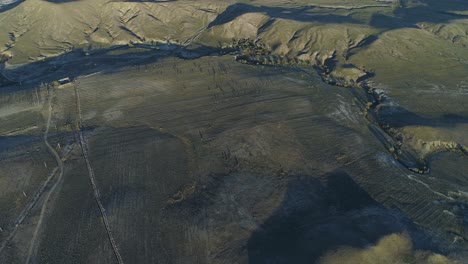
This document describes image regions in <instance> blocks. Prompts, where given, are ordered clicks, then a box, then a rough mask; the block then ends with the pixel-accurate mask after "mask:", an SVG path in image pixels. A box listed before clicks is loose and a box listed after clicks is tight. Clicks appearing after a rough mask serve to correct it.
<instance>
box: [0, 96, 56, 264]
mask: <svg viewBox="0 0 468 264" xmlns="http://www.w3.org/2000/svg"><path fill="white" fill-rule="evenodd" d="M48 104H49V115H48V118H47V123H46V131H45V133H44V142H45V144H46V146H47V149H48V150H49V151H50V153H51V154H52V155H53V156H54V158H55V160H56V162H57V165H58V167H56V168H54V169H53V170H52V172H51V173H50V174H49V176H48V177H47V179H46V181H45V182H44V183H43V184H42V185H41V187H40V188H39V190H38V191H37V192H36V194H34V196H33V197H32V198H31V199H30V201H29V202H28V203H27V204H26V206H25V207H24V209H23V210H22V211H21V213H20V214H19V215H18V217H17V218H16V221H15V226H14V228H13V230H12V231H11V234H10V236H9V237H8V238H7V239H6V240H5V241H4V242H3V244H2V245H1V246H0V254H2V252H3V251H4V250H5V248H6V246H7V245H8V244H9V243H10V241H11V240H12V239H13V238H14V237H15V235H16V232H17V230H18V227H19V226H20V225H21V224H22V223H23V221H24V219H25V218H26V217H27V216H28V215H29V213H30V212H31V210H32V208H34V206H35V205H36V204H37V202H38V201H39V198H41V196H42V194H43V193H44V192H45V191H46V187H47V186H48V185H49V183H50V182H51V181H52V179H53V178H54V176H55V175H56V174H57V171H59V176H58V177H59V179H58V180H57V181H56V183H55V184H54V186H53V187H52V189H51V190H50V192H49V194H48V195H47V197H46V199H45V201H44V204H43V207H42V210H41V215H40V218H39V222H38V225H37V227H36V230H35V232H34V237H33V240H32V241H31V247H32V245H33V244H34V241H35V239H36V237H37V233H38V229H39V226H40V223H42V220H43V217H44V212H45V207H46V204H47V201H48V200H49V198H50V195H51V193H52V192H53V191H54V189H55V187H56V186H57V183H58V182H59V181H60V179H61V177H62V175H63V162H62V160H61V158H60V156H59V154H58V153H57V152H56V151H55V149H54V148H52V146H51V145H50V144H49V142H48V139H47V137H48V134H49V128H50V121H51V119H52V104H51V99H50V98H49V99H48ZM30 253H31V248H30V252H29V254H28V258H27V261H26V263H28V262H29V259H30V257H31V254H30Z"/></svg>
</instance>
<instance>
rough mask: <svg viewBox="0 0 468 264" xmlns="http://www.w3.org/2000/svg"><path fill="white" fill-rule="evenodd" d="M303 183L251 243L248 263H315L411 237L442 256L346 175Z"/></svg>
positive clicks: (295, 184)
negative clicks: (393, 237)
mask: <svg viewBox="0 0 468 264" xmlns="http://www.w3.org/2000/svg"><path fill="white" fill-rule="evenodd" d="M325 178H326V183H325V184H323V183H322V182H320V181H319V180H318V179H316V178H312V177H306V176H304V177H298V178H297V179H295V180H292V181H291V182H290V184H289V185H288V190H287V193H286V195H285V197H284V200H283V202H282V205H281V206H280V207H279V208H278V209H277V210H276V212H275V213H274V214H273V215H272V216H271V217H270V218H269V219H267V220H266V221H265V223H264V224H263V225H261V227H259V228H258V229H257V230H256V231H255V232H254V233H253V234H252V236H251V237H250V239H249V242H248V255H249V263H255V264H261V263H296V264H301V263H315V262H316V261H318V260H319V259H320V257H321V256H323V255H324V254H325V253H327V252H328V251H330V250H334V249H337V248H340V247H343V246H351V247H357V248H365V247H367V246H369V245H370V244H374V243H376V242H377V241H378V240H379V239H380V238H382V237H384V236H386V235H389V234H392V233H398V232H403V231H407V232H408V233H409V234H410V236H411V238H412V240H413V241H412V242H413V243H414V246H415V248H416V249H430V250H437V248H436V246H435V245H433V244H432V242H428V241H429V239H425V238H426V237H428V235H425V234H424V232H423V231H421V230H419V229H418V228H417V227H416V226H415V225H414V224H413V223H412V222H411V221H410V220H408V219H407V218H406V217H404V216H403V215H402V214H401V213H399V212H398V211H395V210H390V209H387V208H384V207H383V206H382V205H380V204H378V203H377V202H376V201H375V200H373V199H372V198H371V197H370V196H369V195H368V194H367V192H365V191H364V190H363V189H361V187H360V186H359V185H357V184H356V183H355V182H354V181H353V179H352V178H351V177H350V176H349V175H347V174H346V173H345V172H341V171H335V172H332V173H330V174H328V175H326V177H325Z"/></svg>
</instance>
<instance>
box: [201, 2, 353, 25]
mask: <svg viewBox="0 0 468 264" xmlns="http://www.w3.org/2000/svg"><path fill="white" fill-rule="evenodd" d="M314 8H315V7H314V6H307V7H302V8H284V7H269V6H259V7H257V6H252V5H248V4H243V3H236V4H233V5H231V6H229V7H228V8H227V9H226V10H225V11H224V12H223V13H222V14H220V15H219V16H218V17H217V18H216V19H215V20H214V21H212V22H211V23H210V24H209V25H208V28H211V27H214V26H218V25H222V24H225V23H228V22H230V21H233V20H235V19H236V18H238V17H240V16H242V15H244V14H248V13H257V12H258V13H265V14H266V15H267V16H269V17H270V18H272V19H275V18H281V19H290V20H295V21H300V22H319V23H353V24H360V23H361V22H360V21H358V20H355V19H353V18H351V17H347V16H340V15H334V14H327V15H318V14H313V13H310V11H311V10H313V9H314Z"/></svg>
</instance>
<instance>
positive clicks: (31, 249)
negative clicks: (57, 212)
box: [25, 94, 64, 264]
mask: <svg viewBox="0 0 468 264" xmlns="http://www.w3.org/2000/svg"><path fill="white" fill-rule="evenodd" d="M47 101H48V112H49V114H48V117H47V126H46V131H45V133H44V143H45V144H46V146H47V149H48V150H49V152H50V153H52V155H53V156H54V158H55V160H56V162H57V165H58V170H59V174H58V177H57V180H56V181H55V183H54V185H53V186H52V188H51V189H50V191H49V193H48V194H47V196H46V198H45V200H44V204H43V205H42V208H41V213H40V215H39V220H38V222H37V225H36V229H35V230H34V234H33V237H32V239H31V243H30V246H29V250H28V256H27V258H26V262H25V263H26V264H28V263H29V262H30V260H31V257H32V256H33V254H34V251H35V248H36V247H35V245H36V240H37V236H38V234H39V230H40V228H41V225H42V222H43V221H44V216H45V213H46V209H47V203H48V201H49V199H50V197H51V195H52V194H53V193H54V191H55V189H56V188H57V186H58V185H59V183H60V182H61V180H62V178H63V171H64V165H63V161H62V159H61V158H60V155H59V154H58V153H57V151H56V150H55V149H54V148H53V147H52V146H51V145H50V143H49V141H48V139H47V137H48V135H49V128H50V121H51V119H52V98H51V96H50V94H49V98H48V100H47Z"/></svg>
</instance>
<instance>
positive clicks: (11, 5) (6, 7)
mask: <svg viewBox="0 0 468 264" xmlns="http://www.w3.org/2000/svg"><path fill="white" fill-rule="evenodd" d="M23 2H24V0H12V1H11V2H10V3H8V4H1V3H0V13H2V12H5V11H8V10H10V9H13V8H15V7H17V6H18V5H19V4H21V3H23Z"/></svg>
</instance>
